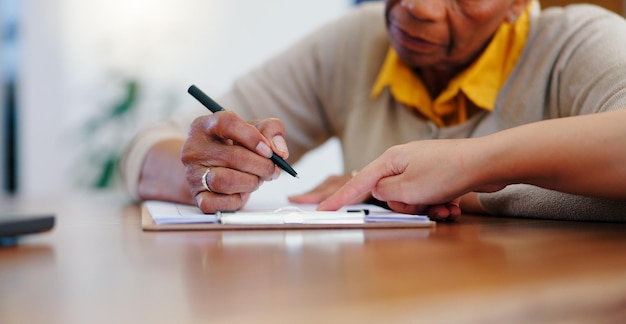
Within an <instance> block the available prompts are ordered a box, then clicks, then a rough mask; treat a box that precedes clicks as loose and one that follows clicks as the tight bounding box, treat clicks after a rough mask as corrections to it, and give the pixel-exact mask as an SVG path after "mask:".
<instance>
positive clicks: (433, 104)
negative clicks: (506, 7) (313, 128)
mask: <svg viewBox="0 0 626 324" xmlns="http://www.w3.org/2000/svg"><path fill="white" fill-rule="evenodd" d="M531 5H532V2H531V3H530V4H529V6H528V7H527V8H526V10H525V11H524V12H523V13H522V14H521V15H520V16H519V18H518V19H517V20H516V21H515V23H514V24H509V23H503V24H502V25H501V26H500V27H499V28H498V30H497V31H496V33H495V35H494V37H493V39H492V40H491V42H490V43H489V45H488V46H487V48H486V49H485V51H484V52H483V53H482V54H481V55H480V56H479V57H478V59H477V60H476V61H475V62H474V63H473V64H472V65H471V66H470V67H469V68H467V70H465V71H463V72H462V73H460V74H459V75H457V76H456V77H455V78H454V79H453V80H452V81H450V83H449V84H448V86H447V87H446V89H444V90H443V91H442V92H441V94H439V96H438V97H437V98H435V100H432V99H431V97H430V95H429V94H428V91H427V90H426V87H425V86H424V84H423V83H422V80H421V79H420V78H419V76H417V75H416V74H415V73H413V71H412V70H411V69H410V68H409V67H408V66H406V65H405V64H404V63H403V62H402V61H400V58H399V57H398V55H397V54H396V52H395V50H394V49H393V48H390V49H389V51H388V53H387V57H386V58H385V62H384V63H383V66H382V68H381V70H380V72H379V74H378V77H377V79H376V83H375V84H374V87H373V88H372V92H371V96H372V99H376V98H377V97H378V96H379V95H380V93H381V92H382V91H383V89H384V88H385V87H389V89H390V91H391V94H392V95H393V97H394V98H395V99H396V100H397V101H399V102H401V103H403V104H405V105H406V106H408V107H412V108H415V109H417V110H418V111H419V112H420V113H421V114H422V115H424V116H425V117H427V118H428V119H430V120H432V121H433V122H435V123H436V124H437V125H439V126H451V125H454V124H459V123H463V122H465V121H466V120H467V118H468V117H469V116H468V114H469V113H470V111H469V109H470V106H474V107H477V108H481V109H484V110H488V111H491V110H493V107H494V104H495V101H496V97H497V96H498V91H499V90H500V87H501V86H502V84H504V82H505V81H506V79H507V77H508V75H509V73H510V72H511V71H512V70H513V68H514V67H515V64H516V63H517V60H518V59H519V56H520V55H521V53H522V50H523V49H524V45H525V44H526V38H527V37H528V30H529V15H528V11H529V9H530V6H531Z"/></svg>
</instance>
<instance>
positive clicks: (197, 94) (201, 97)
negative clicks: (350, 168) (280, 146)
mask: <svg viewBox="0 0 626 324" xmlns="http://www.w3.org/2000/svg"><path fill="white" fill-rule="evenodd" d="M187 92H189V94H190V95H192V96H193V97H194V98H196V99H198V101H200V103H201V104H203V105H204V106H205V107H207V108H208V109H209V110H210V111H211V112H213V113H216V112H218V111H225V110H226V109H224V108H222V106H220V105H219V104H218V103H217V102H215V101H214V100H213V99H211V98H210V97H209V96H207V95H206V94H205V93H204V92H202V90H200V89H198V87H196V86H195V85H192V86H190V87H189V89H188V90H187ZM270 160H272V162H274V164H276V165H278V167H279V168H281V169H283V170H285V172H287V173H289V174H291V175H292V176H294V177H296V178H297V177H298V173H297V172H296V170H294V169H293V168H292V167H291V165H289V163H287V161H285V160H283V158H281V157H280V156H278V155H277V154H276V153H274V152H272V157H270Z"/></svg>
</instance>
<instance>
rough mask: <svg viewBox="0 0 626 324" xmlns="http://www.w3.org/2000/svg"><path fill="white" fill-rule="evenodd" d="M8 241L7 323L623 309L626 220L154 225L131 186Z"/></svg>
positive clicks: (573, 314) (567, 314) (466, 318)
mask: <svg viewBox="0 0 626 324" xmlns="http://www.w3.org/2000/svg"><path fill="white" fill-rule="evenodd" d="M0 203H1V205H0V206H2V211H4V212H7V211H14V212H22V213H37V212H49V211H52V212H54V213H56V215H57V224H56V226H55V228H54V230H53V231H52V232H50V233H47V234H41V235H35V236H30V237H26V238H25V239H23V240H22V241H21V242H20V244H19V245H18V246H17V247H12V248H2V249H0V323H5V324H6V323H207V322H211V323H214V322H217V323H251V322H272V323H320V322H324V321H325V322H332V323H335V322H341V323H343V322H359V323H360V322H375V323H380V322H384V323H391V322H394V323H395V322H416V321H419V322H424V323H434V322H437V323H441V322H463V323H468V322H469V323H471V322H479V323H485V322H488V323H501V322H506V323H515V322H519V323H530V322H550V323H553V322H567V323H570V322H575V323H576V322H593V323H602V322H608V323H613V322H619V321H622V322H623V320H624V319H626V224H608V223H579V222H562V221H544V220H532V219H505V218H492V217H478V216H471V215H465V216H464V217H463V218H462V220H461V221H460V222H458V223H451V224H446V223H441V224H437V226H436V227H435V228H434V229H402V230H306V231H301V230H294V231H283V230H272V231H216V232H206V231H204V232H143V231H142V230H141V227H140V213H139V207H138V206H137V205H133V204H129V203H126V202H125V201H124V200H123V199H120V198H119V197H110V196H100V197H94V196H87V197H83V196H76V197H74V196H70V197H61V198H59V199H54V198H51V199H34V198H31V199H25V198H3V199H0Z"/></svg>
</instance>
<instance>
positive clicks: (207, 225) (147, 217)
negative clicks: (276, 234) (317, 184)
mask: <svg viewBox="0 0 626 324" xmlns="http://www.w3.org/2000/svg"><path fill="white" fill-rule="evenodd" d="M155 203H158V204H162V205H163V206H166V207H168V208H177V207H183V208H186V209H190V210H195V209H197V207H195V206H186V205H180V204H175V203H167V202H154V201H146V202H143V203H142V204H141V227H142V229H143V230H144V231H206V230H270V229H278V230H286V229H364V228H432V227H434V226H435V222H433V221H432V220H430V219H428V218H427V217H426V218H423V217H425V216H415V215H413V216H415V217H422V218H421V219H419V221H385V218H382V219H381V218H379V219H378V220H377V221H363V222H355V221H352V220H350V221H346V222H341V221H337V219H341V218H335V219H334V220H333V221H332V222H321V223H297V222H287V223H280V224H278V223H258V222H257V223H220V222H214V221H211V222H206V221H194V220H193V217H195V216H198V217H199V218H200V217H202V215H203V214H201V213H200V212H199V209H198V213H199V214H197V215H196V214H193V215H191V216H193V217H189V218H188V221H187V219H186V220H185V221H184V222H178V223H160V224H158V223H157V222H156V221H155V219H154V217H153V215H151V213H150V209H149V208H148V207H147V204H155ZM362 207H363V205H359V206H358V208H356V209H363V208H362ZM371 207H372V208H373V209H374V211H373V212H372V213H373V216H381V215H397V216H400V217H409V216H410V215H398V214H395V213H393V212H391V211H387V212H383V211H381V210H379V209H376V208H380V207H378V206H374V205H372V206H371ZM274 212H275V210H255V211H250V210H243V211H238V212H236V213H239V214H240V215H245V216H253V215H254V216H258V215H262V214H271V213H274ZM304 212H305V213H306V212H307V211H304ZM228 213H230V212H228ZM331 213H332V212H331ZM350 213H352V211H351V212H350ZM205 216H207V217H210V218H211V217H217V214H215V215H213V214H209V215H205ZM350 216H351V217H352V216H354V214H352V215H350ZM388 219H391V218H390V217H389V218H388ZM416 219H417V218H416Z"/></svg>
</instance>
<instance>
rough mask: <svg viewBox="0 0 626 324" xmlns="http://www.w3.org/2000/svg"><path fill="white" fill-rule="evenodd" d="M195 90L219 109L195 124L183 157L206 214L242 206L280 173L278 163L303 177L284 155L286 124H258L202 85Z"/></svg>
mask: <svg viewBox="0 0 626 324" xmlns="http://www.w3.org/2000/svg"><path fill="white" fill-rule="evenodd" d="M189 93H190V94H191V95H192V96H194V98H196V99H197V100H198V101H200V102H201V103H202V104H203V105H204V106H205V107H206V108H208V109H209V110H211V111H212V112H213V114H209V115H206V116H202V117H199V118H197V119H196V120H195V121H194V122H193V123H192V125H191V129H190V132H189V136H188V137H187V140H186V141H185V143H184V145H183V150H182V155H181V158H182V161H183V164H184V165H185V172H186V177H187V182H188V183H189V186H190V188H191V193H192V195H193V196H194V197H195V199H196V203H197V205H198V207H200V209H201V210H202V211H203V212H205V213H213V212H215V211H217V210H237V209H240V208H241V207H243V205H244V204H245V203H246V202H247V200H248V198H249V196H250V193H251V192H253V191H255V190H256V189H258V187H259V186H260V185H261V184H262V182H263V181H267V180H273V179H276V178H277V177H278V175H279V174H280V170H279V169H278V168H276V166H279V167H280V168H281V169H283V170H285V171H287V172H289V173H290V174H291V175H292V176H296V175H297V173H296V172H295V170H293V168H291V166H289V164H287V163H286V162H285V161H284V159H283V158H286V157H287V156H288V151H287V147H286V144H285V141H284V133H285V130H284V126H283V124H282V122H280V121H279V120H277V119H272V118H270V119H266V120H263V121H261V122H259V123H257V124H256V125H252V124H250V123H248V122H246V121H244V120H243V119H241V118H240V117H239V116H237V115H236V114H235V113H234V112H232V111H226V110H224V108H222V107H221V106H220V105H219V104H217V103H216V102H215V101H213V100H212V99H211V98H209V97H208V96H207V95H206V94H204V93H203V92H202V91H200V90H199V89H198V88H197V87H195V86H191V87H190V88H189ZM270 139H271V141H270ZM281 156H282V157H281Z"/></svg>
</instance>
